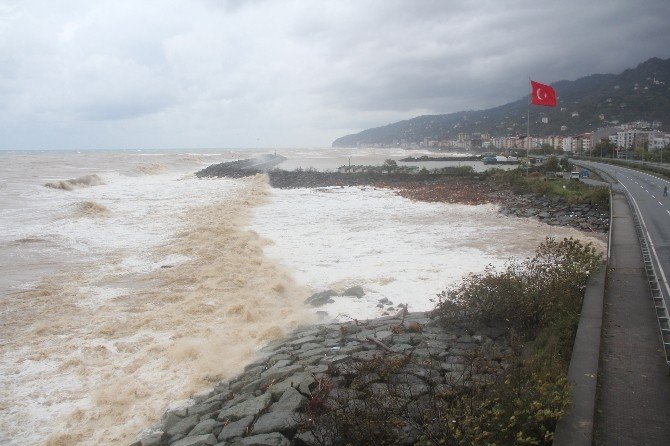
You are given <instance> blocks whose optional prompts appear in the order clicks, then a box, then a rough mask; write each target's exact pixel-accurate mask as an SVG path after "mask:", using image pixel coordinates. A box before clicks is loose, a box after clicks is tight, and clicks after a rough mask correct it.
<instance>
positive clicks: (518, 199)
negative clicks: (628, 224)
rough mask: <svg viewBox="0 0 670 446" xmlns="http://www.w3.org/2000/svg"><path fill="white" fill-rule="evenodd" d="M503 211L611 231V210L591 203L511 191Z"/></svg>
mask: <svg viewBox="0 0 670 446" xmlns="http://www.w3.org/2000/svg"><path fill="white" fill-rule="evenodd" d="M500 206H501V207H500V213H502V214H504V215H514V216H517V217H531V218H537V219H538V220H540V221H542V222H544V223H547V224H549V225H554V226H571V227H574V228H577V229H580V230H583V231H589V232H599V233H606V232H607V231H609V224H610V223H609V217H610V216H609V211H608V210H604V209H601V208H600V207H598V206H594V205H591V204H569V203H566V202H565V201H562V200H559V199H551V198H547V197H544V196H541V195H534V194H533V195H531V194H528V195H507V196H506V197H505V198H504V199H502V200H501V203H500Z"/></svg>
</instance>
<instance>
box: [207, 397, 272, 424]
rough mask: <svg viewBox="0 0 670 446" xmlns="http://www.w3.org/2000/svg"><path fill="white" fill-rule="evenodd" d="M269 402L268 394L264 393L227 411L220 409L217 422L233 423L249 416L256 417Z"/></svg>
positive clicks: (270, 398) (270, 399)
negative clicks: (226, 421)
mask: <svg viewBox="0 0 670 446" xmlns="http://www.w3.org/2000/svg"><path fill="white" fill-rule="evenodd" d="M270 401H272V396H271V395H270V393H264V394H263V395H261V396H259V397H256V398H252V399H250V400H247V401H243V402H241V403H239V404H236V405H235V406H232V407H230V408H228V409H222V410H221V411H220V412H219V415H218V417H217V419H218V420H219V421H225V420H229V421H235V420H239V419H240V418H244V417H246V416H249V415H256V414H258V413H259V412H260V411H262V410H263V409H265V408H266V407H267V406H268V405H269V404H270Z"/></svg>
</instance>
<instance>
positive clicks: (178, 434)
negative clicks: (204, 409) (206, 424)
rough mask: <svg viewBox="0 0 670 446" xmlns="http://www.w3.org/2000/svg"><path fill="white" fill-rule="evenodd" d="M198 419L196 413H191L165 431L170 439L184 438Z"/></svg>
mask: <svg viewBox="0 0 670 446" xmlns="http://www.w3.org/2000/svg"><path fill="white" fill-rule="evenodd" d="M199 419H200V417H199V416H198V415H191V416H189V417H186V418H184V419H183V420H180V421H179V422H177V423H176V424H174V425H173V426H171V427H169V428H168V429H167V430H166V431H165V433H166V434H168V435H169V436H170V437H171V438H172V440H179V439H181V438H184V437H185V436H186V434H188V433H189V432H191V429H193V428H194V427H195V425H196V424H198V421H199Z"/></svg>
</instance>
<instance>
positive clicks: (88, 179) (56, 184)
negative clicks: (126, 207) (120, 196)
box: [44, 174, 105, 190]
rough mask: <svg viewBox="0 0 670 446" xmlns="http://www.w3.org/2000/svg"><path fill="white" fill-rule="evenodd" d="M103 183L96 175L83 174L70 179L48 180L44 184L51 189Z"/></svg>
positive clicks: (67, 188)
mask: <svg viewBox="0 0 670 446" xmlns="http://www.w3.org/2000/svg"><path fill="white" fill-rule="evenodd" d="M101 184H105V183H104V182H103V181H102V178H100V177H99V176H98V175H96V174H93V175H84V176H82V177H78V178H73V179H71V180H58V181H48V182H47V183H46V184H44V185H45V186H46V187H50V188H52V189H62V190H73V189H78V188H82V187H91V186H100V185H101Z"/></svg>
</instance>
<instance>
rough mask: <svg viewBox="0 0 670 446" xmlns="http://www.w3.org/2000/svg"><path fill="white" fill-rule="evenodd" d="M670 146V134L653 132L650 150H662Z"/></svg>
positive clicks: (650, 136)
mask: <svg viewBox="0 0 670 446" xmlns="http://www.w3.org/2000/svg"><path fill="white" fill-rule="evenodd" d="M668 145H670V134H668V133H661V132H651V133H650V134H649V150H661V149H664V148H666V147H667V146H668Z"/></svg>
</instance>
